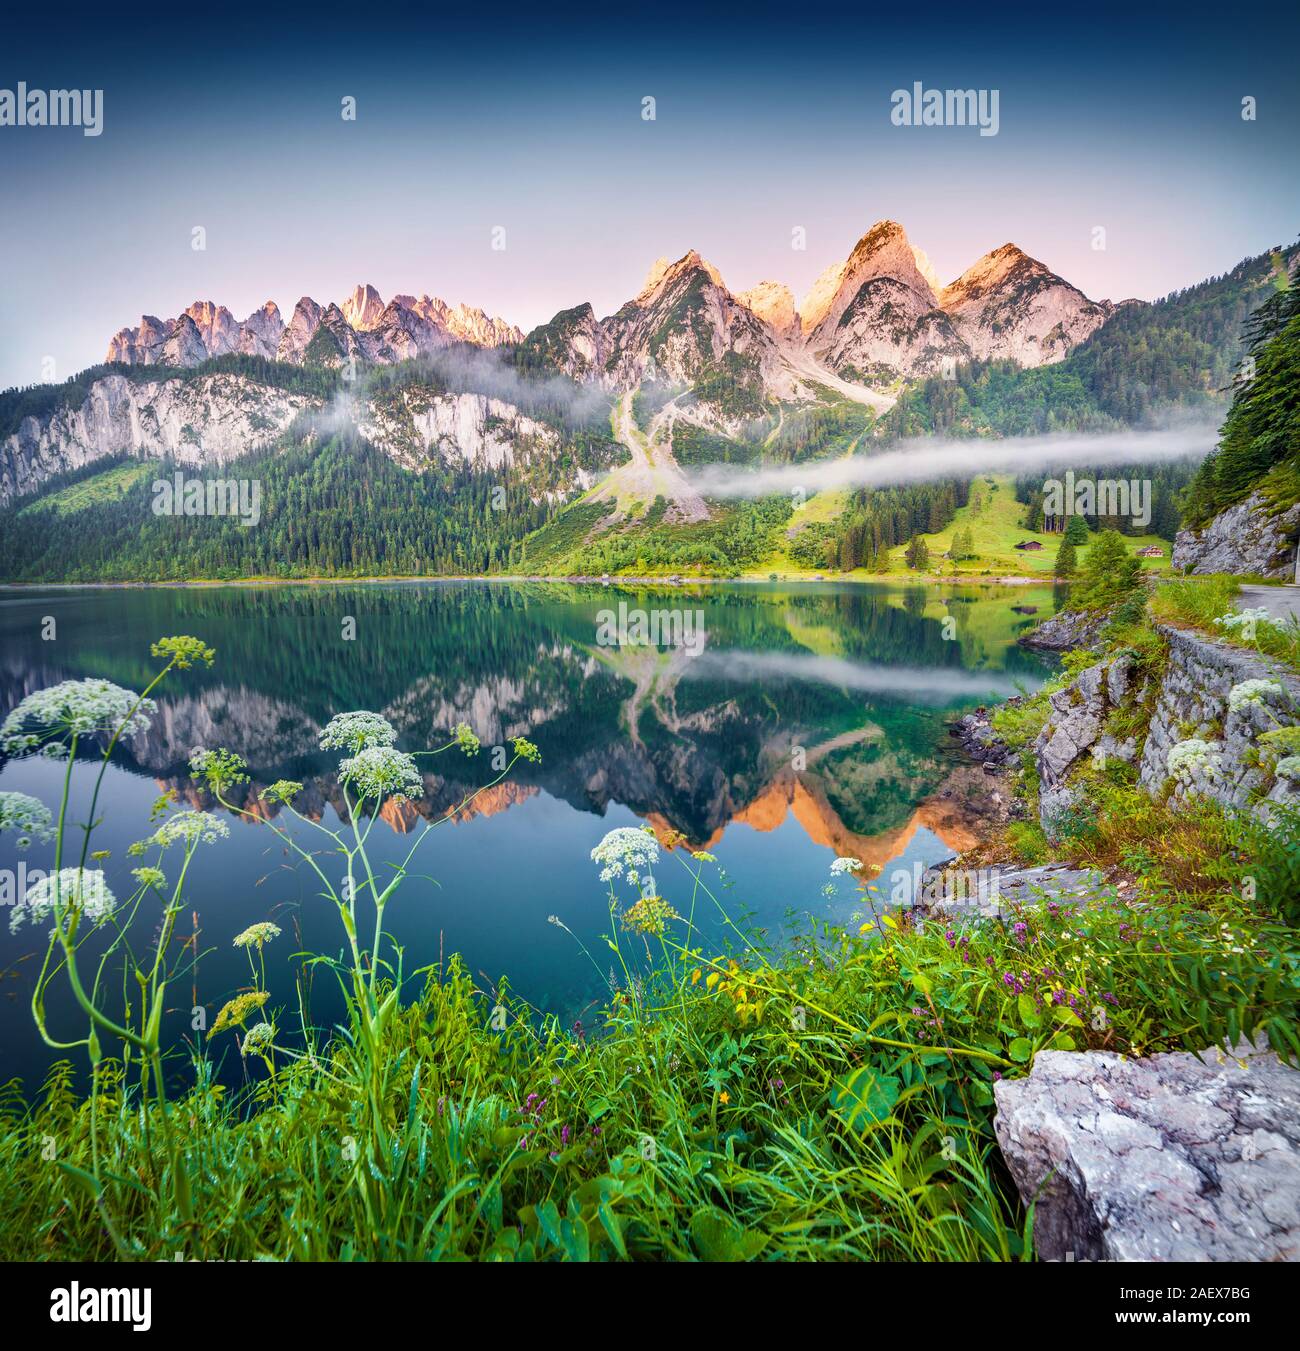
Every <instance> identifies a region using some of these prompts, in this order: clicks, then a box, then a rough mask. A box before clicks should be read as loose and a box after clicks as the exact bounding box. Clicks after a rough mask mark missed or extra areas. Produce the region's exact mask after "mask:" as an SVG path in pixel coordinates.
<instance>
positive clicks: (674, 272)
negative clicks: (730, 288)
mask: <svg viewBox="0 0 1300 1351" xmlns="http://www.w3.org/2000/svg"><path fill="white" fill-rule="evenodd" d="M693 272H704V273H705V274H706V275H707V276H708V278H709V280H710V281H711V282H712V283H713V284H714V286H719V287H722V289H723V290H725V289H726V285H725V283H724V282H723V280H722V273H720V272H719V271H718V269H717V268H716V267H714V266H713V264H712V263H709V262H706V261H705V260H704V259H703V258H701V257H700V255H699V254H698V253H697V252H696V251H695V250H694V249H688V250H687V252H686V253H684V254H683V255H682V256H681V257H680V258H678V259H677V261H676V262H670V261H669V260H668V259H667V258H657V259H656V260H655V262H654V265H653V266H652V267H651V269H650V271H649V272H648V273H647V274H646V279H645V285H644V286H643V287H642V288H641V291H640V293H639V294H638V295H637V298H636V304H638V305H648V304H653V302H654V301H655V300H657V299H658V298H659V296H661V295H662V294H663V293H664V291H665V290H667V289H668V287H670V286H672V285H673V284H674V283H675V282H677V281H679V280H680V279H681V278H682V277H686V276H689V275H690V274H691V273H693Z"/></svg>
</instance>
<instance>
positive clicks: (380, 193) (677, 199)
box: [0, 0, 1300, 386]
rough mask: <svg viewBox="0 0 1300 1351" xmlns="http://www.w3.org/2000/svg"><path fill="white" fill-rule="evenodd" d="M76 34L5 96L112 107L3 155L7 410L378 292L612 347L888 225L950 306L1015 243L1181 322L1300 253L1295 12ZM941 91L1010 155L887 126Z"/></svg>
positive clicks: (124, 14) (168, 27)
mask: <svg viewBox="0 0 1300 1351" xmlns="http://www.w3.org/2000/svg"><path fill="white" fill-rule="evenodd" d="M48 13H49V15H50V18H51V22H50V23H49V24H48V25H45V24H42V23H40V22H39V20H40V18H41V15H40V12H39V11H37V12H35V13H33V12H28V13H25V14H18V15H16V16H14V17H12V18H10V19H7V21H6V30H7V31H6V42H5V47H4V50H3V55H0V87H3V88H10V89H12V88H14V87H15V86H16V85H17V83H18V81H20V80H25V81H26V83H27V84H28V86H29V87H33V88H51V87H53V88H58V87H69V86H77V87H98V88H102V89H103V90H104V91H105V95H104V98H105V109H104V117H105V127H104V132H103V135H101V136H100V137H98V138H87V137H84V136H82V134H81V133H80V132H79V131H77V130H75V129H53V128H43V129H37V128H0V183H3V185H4V193H3V199H4V205H3V209H0V259H2V260H3V275H2V277H0V280H2V282H3V285H2V286H0V386H9V385H14V384H29V383H34V382H36V381H39V380H40V379H41V365H42V361H43V360H44V359H45V358H47V357H52V358H53V360H54V363H55V369H56V374H57V378H58V379H64V378H66V377H67V376H69V375H71V374H73V373H75V372H76V371H77V370H79V369H82V368H83V367H85V366H87V365H90V364H93V363H94V362H97V361H101V360H102V359H103V356H104V351H105V348H106V346H107V343H108V339H109V338H110V337H111V336H112V334H113V333H114V332H116V330H117V329H119V328H121V327H123V326H124V325H128V324H130V325H134V324H136V323H138V322H139V319H140V315H141V313H150V314H155V315H158V316H160V317H164V318H165V317H168V316H171V315H175V314H177V313H178V312H179V311H180V310H181V309H183V308H184V307H185V306H186V305H188V304H189V303H190V302H191V301H193V300H195V299H198V298H203V299H211V300H215V301H217V302H219V303H221V304H225V305H227V306H228V307H229V308H230V309H231V310H232V311H233V312H234V314H235V316H236V318H239V319H242V318H244V317H245V316H246V315H247V314H248V313H249V311H251V310H252V309H254V308H255V307H257V306H259V305H260V304H262V302H263V301H265V300H267V299H273V300H275V301H276V302H277V303H278V304H279V306H280V308H281V310H282V311H283V313H284V316H285V318H286V319H287V318H288V316H289V313H290V311H291V310H292V307H293V305H294V303H295V301H296V300H297V299H298V297H299V296H301V295H304V294H309V295H312V296H314V297H315V298H316V299H317V300H319V301H321V302H322V303H323V302H326V301H329V300H342V299H343V298H344V297H345V296H346V295H347V293H348V292H349V291H350V290H351V288H352V287H353V285H355V284H356V283H357V282H360V281H368V282H371V283H373V284H374V285H375V286H376V287H377V288H378V289H379V291H380V293H381V294H382V295H383V296H384V298H385V299H387V298H388V297H389V296H391V295H392V294H394V293H396V292H400V291H407V292H412V293H415V294H417V295H418V294H419V293H420V292H423V291H428V292H430V293H431V294H434V295H438V296H441V297H443V298H444V299H445V300H447V301H449V302H452V303H456V302H459V301H465V302H468V303H470V304H476V305H481V306H483V308H485V309H486V310H488V311H489V312H490V313H493V314H500V315H502V316H503V317H505V318H507V319H509V320H511V321H513V322H515V323H517V324H519V325H520V326H521V327H523V328H529V327H531V326H532V325H534V324H537V323H539V322H542V321H544V320H545V319H548V318H549V317H550V316H551V315H552V314H554V313H555V312H556V311H557V310H559V309H563V308H567V307H568V306H571V305H574V304H577V303H579V302H580V301H583V300H590V301H591V302H592V303H593V305H594V306H595V308H596V311H597V313H599V314H607V313H610V312H612V311H613V310H614V309H616V308H617V307H618V306H619V305H620V304H621V303H622V302H623V301H624V300H626V299H627V298H628V297H629V296H631V295H633V294H635V292H636V291H637V290H638V289H639V287H640V285H641V282H642V280H643V278H644V276H645V273H646V271H647V270H648V268H649V266H650V264H651V263H652V262H653V260H654V259H655V258H657V257H659V256H661V255H668V256H670V257H677V256H679V255H680V254H682V253H684V252H685V251H686V250H687V249H688V248H692V247H693V248H696V249H698V250H699V251H700V252H701V253H702V254H703V255H704V256H705V257H706V258H708V259H709V260H710V261H711V262H713V263H714V264H715V265H716V266H717V267H718V268H719V270H720V271H721V272H722V275H723V277H724V278H725V280H726V282H727V284H728V285H729V286H731V287H732V289H733V290H743V289H744V288H746V287H748V286H751V285H753V284H754V283H755V282H757V281H759V280H761V279H764V278H772V279H775V280H779V281H784V282H786V283H787V284H788V285H789V286H790V287H791V288H792V289H793V291H794V292H795V295H796V298H799V299H801V298H802V296H803V293H804V291H805V290H806V289H807V287H808V285H809V284H810V283H811V282H812V281H813V280H814V278H815V277H816V276H817V275H818V273H820V272H821V271H822V270H823V269H824V268H825V267H826V266H827V265H828V264H830V263H831V262H833V261H836V260H837V259H840V258H842V257H843V256H844V255H845V254H846V253H847V252H848V250H849V249H850V248H851V247H852V245H853V244H854V242H855V241H856V240H857V239H858V238H859V237H860V236H861V235H862V234H863V233H864V232H865V231H866V229H867V228H868V227H869V226H870V225H871V224H872V223H873V222H874V221H876V220H878V219H881V218H883V217H892V218H894V219H896V220H898V221H901V222H902V223H903V225H904V226H905V227H906V229H907V231H908V234H909V236H910V237H911V239H912V241H913V242H914V243H915V244H917V245H919V246H920V247H921V248H923V249H925V250H926V252H927V253H928V254H929V255H930V258H931V260H932V261H933V263H934V265H935V268H936V269H937V271H938V272H939V274H940V276H941V277H942V278H943V279H944V280H945V281H946V280H950V279H952V278H953V277H955V276H957V275H958V274H959V273H960V272H961V271H963V270H964V269H965V268H966V267H967V266H968V265H969V264H970V263H971V262H972V261H974V259H975V258H977V257H978V256H979V255H980V254H982V253H984V252H986V251H987V250H989V249H992V248H996V247H997V246H998V245H1000V244H1002V243H1005V242H1006V241H1008V240H1012V241H1014V242H1015V243H1017V244H1019V245H1020V246H1021V247H1022V248H1024V249H1025V250H1026V251H1027V252H1029V253H1031V254H1033V255H1034V256H1035V257H1038V258H1040V259H1042V260H1043V261H1044V262H1045V263H1047V264H1048V265H1049V266H1050V267H1052V268H1053V269H1054V270H1056V271H1057V272H1059V273H1061V274H1062V275H1063V276H1065V277H1066V278H1067V279H1068V280H1070V281H1072V282H1073V283H1075V284H1076V285H1078V286H1080V287H1081V288H1082V289H1083V290H1084V291H1085V292H1087V293H1088V294H1089V295H1090V296H1094V297H1111V298H1113V299H1120V298H1123V297H1125V296H1130V295H1132V296H1140V297H1143V298H1154V297H1156V296H1158V295H1162V294H1165V293H1167V292H1168V291H1170V290H1173V289H1176V288H1178V287H1181V286H1185V285H1189V284H1191V283H1194V282H1196V281H1199V280H1201V279H1202V278H1204V277H1206V276H1208V275H1211V274H1214V273H1219V272H1223V271H1226V270H1227V269H1228V268H1230V267H1232V266H1233V265H1234V264H1235V263H1237V262H1238V261H1240V260H1241V259H1242V258H1243V257H1246V256H1248V255H1253V254H1257V253H1260V252H1262V251H1264V250H1265V249H1267V248H1268V247H1270V246H1271V245H1274V244H1279V243H1283V242H1289V241H1290V240H1292V239H1294V238H1295V236H1296V234H1297V230H1298V228H1300V226H1298V224H1297V223H1298V222H1300V180H1298V178H1297V172H1296V166H1297V156H1296V150H1295V147H1296V143H1297V132H1298V131H1300V88H1298V87H1297V84H1296V81H1295V79H1294V66H1293V54H1294V41H1293V34H1294V11H1293V10H1292V9H1291V8H1290V7H1282V6H1278V7H1276V8H1270V6H1269V5H1252V6H1251V7H1249V8H1243V9H1239V10H1232V9H1230V8H1225V7H1223V6H1222V5H1220V6H1217V7H1215V8H1214V9H1210V8H1208V7H1206V8H1204V9H1200V8H1198V7H1197V6H1195V5H1179V6H1176V7H1175V6H1169V7H1167V8H1159V9H1156V10H1154V11H1149V12H1148V13H1146V14H1138V13H1135V12H1134V11H1133V9H1132V7H1131V6H1122V7H1121V6H1113V7H1112V6H1108V5H1096V4H1087V5H1079V6H1070V7H1068V8H1065V9H1049V8H1048V7H1047V6H1045V5H1042V6H1033V7H1019V6H1015V5H962V6H960V7H957V8H953V9H951V10H945V9H944V7H942V6H937V5H933V4H926V5H910V6H908V5H901V6H900V5H894V6H891V7H890V8H889V10H888V12H887V13H884V14H873V13H871V12H870V10H869V8H868V7H867V6H866V5H862V4H859V5H855V6H853V7H851V8H849V7H843V8H841V7H833V6H825V5H817V4H815V3H794V2H793V0H785V3H783V4H781V5H780V6H773V7H770V8H768V7H766V6H764V5H762V4H749V5H744V6H714V7H712V8H711V9H710V10H709V11H707V12H701V11H700V10H698V9H697V8H695V7H689V6H683V5H676V4H671V3H669V4H652V5H645V6H638V7H637V8H636V10H635V12H633V13H631V14H628V15H620V14H619V13H617V12H615V10H614V7H613V6H607V7H600V8H596V7H594V6H593V7H572V6H570V7H566V8H563V9H559V8H556V9H550V8H548V7H545V6H542V5H538V4H534V5H532V6H530V7H529V10H528V11H523V10H516V8H515V7H514V6H512V5H509V4H503V3H496V2H495V0H490V2H489V3H487V4H483V5H479V6H470V7H457V8H456V9H454V10H446V11H441V12H440V11H439V9H438V8H437V7H436V6H429V5H421V6H405V5H402V4H376V5H373V6H366V5H362V4H357V3H355V0H354V2H353V3H349V4H347V5H345V6H339V7H331V6H329V5H314V6H312V7H311V8H310V9H309V10H304V11H303V12H302V14H301V15H295V14H294V13H293V12H292V10H291V9H290V8H285V7H280V8H273V7H272V6H271V5H269V4H268V5H265V6H263V7H261V8H260V9H258V10H257V11H253V12H250V11H249V10H247V9H246V8H242V7H240V6H238V5H234V6H208V5H202V6H185V5H182V6H176V7H169V8H168V10H167V11H166V17H165V18H164V19H162V20H160V21H159V22H158V23H149V22H146V21H145V20H143V19H140V18H138V17H134V16H133V14H132V11H130V10H129V9H123V8H121V7H118V8H115V9H112V10H109V9H107V8H106V7H104V6H102V5H101V6H99V7H98V9H97V10H96V12H95V13H93V14H91V15H88V16H86V17H83V18H80V19H79V18H77V17H76V15H75V13H74V12H73V10H72V8H71V7H69V6H63V5H60V6H59V7H58V8H57V11H56V10H50V11H48ZM56 20H57V21H56ZM914 80H922V81H923V82H924V83H925V85H926V86H927V87H938V88H949V87H954V88H956V87H959V88H997V89H998V90H999V91H1000V100H1001V128H1000V132H999V134H998V135H997V136H996V137H980V136H979V135H978V134H977V133H976V131H975V130H973V129H966V128H899V127H895V126H893V125H892V124H891V122H890V119H889V112H890V94H891V92H892V91H893V90H894V89H896V88H899V87H910V86H911V84H912V82H913V81H914ZM1247 94H1249V95H1253V96H1254V97H1255V98H1256V99H1257V100H1258V120H1257V121H1255V122H1253V123H1249V122H1244V121H1243V120H1242V118H1241V113H1240V104H1241V98H1242V96H1243V95H1247ZM344 95H352V96H354V97H355V98H356V99H357V104H358V116H357V120H356V122H344V121H343V120H342V119H341V117H340V114H339V109H340V100H341V98H342V97H343V96H344ZM645 95H653V96H654V97H655V99H656V100H657V114H658V115H657V119H656V120H655V121H654V122H650V123H648V122H644V121H643V120H642V119H641V99H642V97H643V96H645ZM195 225H201V226H203V227H204V228H205V230H206V232H207V249H206V251H205V252H195V251H193V250H192V249H191V247H190V239H191V229H192V227H193V226H195ZM498 225H500V226H504V227H505V229H506V232H507V234H506V240H507V247H506V249H505V251H504V252H495V251H493V250H492V248H491V231H492V228H493V227H494V226H498ZM798 225H801V226H803V227H805V229H806V231H807V249H806V251H804V252H796V251H794V250H792V249H791V247H790V238H791V230H792V228H793V227H795V226H798ZM1097 225H1101V226H1104V227H1105V229H1106V231H1107V248H1106V250H1105V251H1104V252H1098V251H1094V249H1093V248H1092V247H1091V238H1092V235H1091V232H1092V229H1093V227H1094V226H1097Z"/></svg>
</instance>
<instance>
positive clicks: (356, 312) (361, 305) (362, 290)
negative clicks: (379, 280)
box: [342, 284, 384, 333]
mask: <svg viewBox="0 0 1300 1351" xmlns="http://www.w3.org/2000/svg"><path fill="white" fill-rule="evenodd" d="M383 312H384V302H383V300H382V299H381V298H380V295H379V292H378V291H376V290H375V288H374V287H373V286H370V285H369V284H367V285H364V286H357V287H356V288H355V289H354V290H353V292H352V294H351V295H350V296H349V297H348V298H347V299H346V300H345V301H344V302H343V308H342V314H343V317H344V318H345V319H346V320H347V321H348V323H349V324H350V325H351V326H352V327H353V328H354V329H356V330H357V331H358V332H360V333H367V332H369V331H370V330H371V329H372V328H375V327H376V326H377V325H378V323H379V316H380V315H381V314H383Z"/></svg>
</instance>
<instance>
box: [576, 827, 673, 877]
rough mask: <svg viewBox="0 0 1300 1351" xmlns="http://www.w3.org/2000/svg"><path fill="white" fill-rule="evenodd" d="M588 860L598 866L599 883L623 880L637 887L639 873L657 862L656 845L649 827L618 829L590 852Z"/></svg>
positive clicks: (657, 850)
mask: <svg viewBox="0 0 1300 1351" xmlns="http://www.w3.org/2000/svg"><path fill="white" fill-rule="evenodd" d="M591 858H592V862H593V863H599V864H600V865H601V871H600V880H601V881H602V882H613V881H614V880H615V879H616V878H622V877H624V876H626V878H627V880H628V882H630V883H631V884H632V885H633V886H636V884H637V883H638V882H640V880H641V872H642V870H643V869H648V868H653V867H654V865H655V864H656V863H658V862H659V841H658V840H656V839H655V836H654V831H652V830H651V829H650V828H649V827H648V826H644V827H643V826H619V827H618V829H617V830H611V831H610V832H609V834H608V835H606V836H605V838H604V839H603V840H601V842H600V843H599V844H598V845H597V846H596V847H595V848H594V849H593V850H592V851H591Z"/></svg>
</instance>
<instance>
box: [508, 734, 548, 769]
mask: <svg viewBox="0 0 1300 1351" xmlns="http://www.w3.org/2000/svg"><path fill="white" fill-rule="evenodd" d="M510 744H511V745H512V746H514V748H515V754H516V755H517V756H519V758H520V759H521V760H531V761H532V762H533V763H534V764H541V762H542V753H541V751H539V750H538V749H537V747H536V746H534V745H533V743H532V742H531V741H528V740H526V739H525V738H524V737H521V736H517V737H515V739H514V741H512V742H511V743H510Z"/></svg>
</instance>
